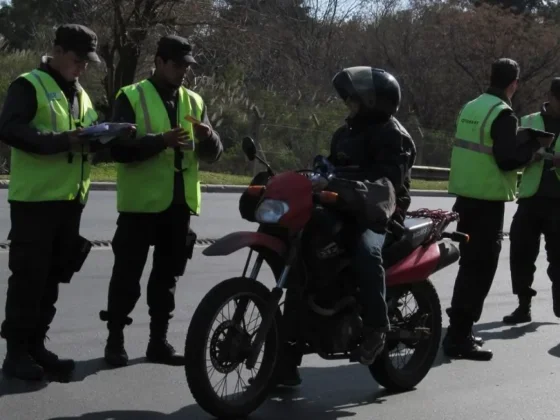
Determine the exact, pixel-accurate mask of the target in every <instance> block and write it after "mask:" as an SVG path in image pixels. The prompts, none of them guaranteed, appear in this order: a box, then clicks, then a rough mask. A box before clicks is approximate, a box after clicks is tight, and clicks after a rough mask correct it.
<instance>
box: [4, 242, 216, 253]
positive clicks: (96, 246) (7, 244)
mask: <svg viewBox="0 0 560 420" xmlns="http://www.w3.org/2000/svg"><path fill="white" fill-rule="evenodd" d="M216 241H217V239H197V240H196V244H195V246H196V247H206V246H209V245H212V244H213V243H214V242H216ZM90 242H91V244H92V249H103V248H110V247H111V244H112V241H111V240H98V239H94V240H91V241H90ZM9 249H10V241H6V242H0V252H2V251H8V250H9Z"/></svg>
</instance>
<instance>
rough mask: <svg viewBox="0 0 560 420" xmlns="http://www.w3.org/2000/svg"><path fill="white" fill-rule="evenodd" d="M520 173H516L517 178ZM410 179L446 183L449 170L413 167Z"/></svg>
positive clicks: (433, 167) (434, 167)
mask: <svg viewBox="0 0 560 420" xmlns="http://www.w3.org/2000/svg"><path fill="white" fill-rule="evenodd" d="M521 174H522V172H517V177H518V178H519V177H520V176H521ZM412 179H420V180H423V181H448V180H449V168H438V167H436V166H413V167H412Z"/></svg>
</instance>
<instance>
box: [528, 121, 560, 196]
mask: <svg viewBox="0 0 560 420" xmlns="http://www.w3.org/2000/svg"><path fill="white" fill-rule="evenodd" d="M521 126H522V127H527V128H535V129H537V130H544V129H545V127H544V120H543V117H542V115H541V113H540V112H535V113H534V114H529V115H525V116H524V117H522V118H521ZM554 151H555V153H559V152H560V141H558V138H557V139H556V144H555V146H554ZM543 168H544V161H543V160H540V161H538V162H532V163H530V164H529V165H527V166H526V167H525V168H524V169H523V175H522V177H521V182H520V183H519V198H527V197H531V196H533V195H535V194H536V193H537V191H538V189H539V185H540V183H541V178H542V172H543ZM555 172H556V176H557V177H558V179H559V180H560V172H559V171H558V169H556V170H555Z"/></svg>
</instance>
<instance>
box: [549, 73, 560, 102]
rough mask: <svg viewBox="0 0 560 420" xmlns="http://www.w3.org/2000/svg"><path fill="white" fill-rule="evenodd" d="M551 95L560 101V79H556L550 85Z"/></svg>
mask: <svg viewBox="0 0 560 420" xmlns="http://www.w3.org/2000/svg"><path fill="white" fill-rule="evenodd" d="M550 93H552V95H553V96H554V97H555V98H556V99H560V77H555V78H554V79H552V82H551V83H550Z"/></svg>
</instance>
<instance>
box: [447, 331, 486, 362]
mask: <svg viewBox="0 0 560 420" xmlns="http://www.w3.org/2000/svg"><path fill="white" fill-rule="evenodd" d="M442 347H443V352H444V353H445V355H446V356H448V357H452V358H462V359H469V360H480V361H488V360H491V359H492V357H493V353H492V350H488V349H483V348H482V347H480V346H479V345H478V344H476V343H475V340H474V336H473V334H472V330H471V329H470V328H469V329H466V328H465V329H459V328H456V327H453V326H451V325H450V326H449V328H448V329H447V334H446V336H445V338H444V339H443V345H442Z"/></svg>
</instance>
